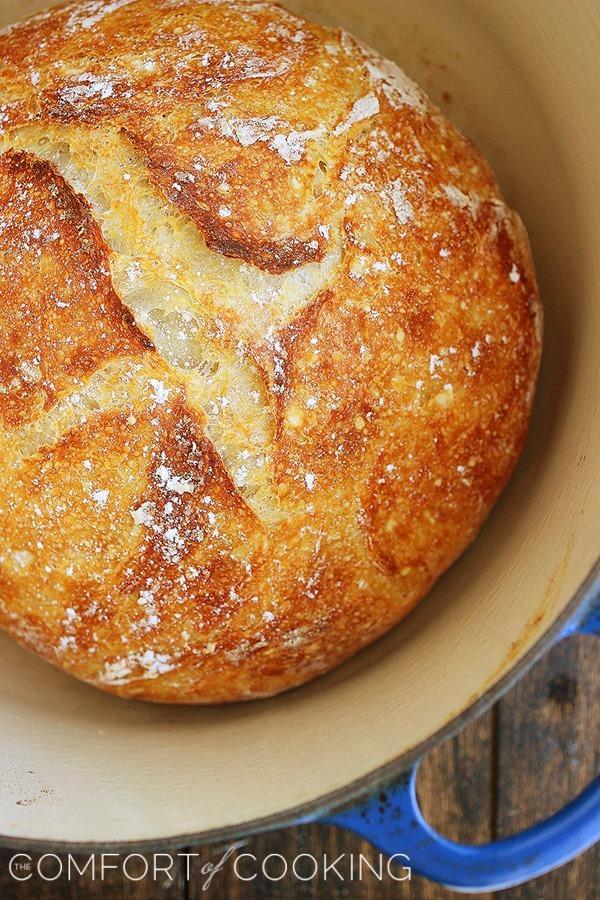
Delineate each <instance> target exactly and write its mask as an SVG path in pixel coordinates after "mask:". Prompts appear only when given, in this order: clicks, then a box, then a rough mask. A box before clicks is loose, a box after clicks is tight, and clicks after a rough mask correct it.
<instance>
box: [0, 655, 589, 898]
mask: <svg viewBox="0 0 600 900" xmlns="http://www.w3.org/2000/svg"><path fill="white" fill-rule="evenodd" d="M599 762H600V667H599V666H598V652H597V644H596V642H595V640H594V639H593V638H585V637H581V638H573V639H571V640H570V641H568V642H565V643H564V644H562V645H560V646H558V647H556V648H555V649H554V650H553V651H552V652H551V653H550V654H548V656H547V657H546V658H545V659H544V660H542V661H541V662H540V663H538V664H537V666H536V667H535V668H534V669H533V670H532V672H531V673H530V674H529V676H528V677H527V678H525V679H523V681H522V682H521V683H520V684H519V685H517V687H516V688H515V689H514V690H513V691H511V692H510V693H509V694H508V695H507V697H506V698H505V699H504V700H502V701H501V702H500V703H499V704H497V706H496V707H495V708H494V709H493V710H492V711H490V712H489V713H487V714H486V715H485V716H483V717H482V718H481V719H479V720H478V721H476V722H472V723H471V724H470V725H469V726H468V727H467V728H466V729H465V730H464V731H463V732H462V733H461V734H460V735H458V736H457V737H456V738H454V739H453V740H450V741H448V742H446V743H445V744H444V745H442V746H441V747H438V748H437V749H436V750H435V751H433V752H432V753H431V754H430V755H429V757H428V758H427V760H426V761H425V762H424V763H423V765H422V768H421V772H420V775H419V783H418V788H419V797H420V800H421V805H422V808H423V811H424V813H425V815H426V816H427V818H428V820H429V821H430V822H431V823H432V825H434V827H436V828H437V829H438V830H439V831H441V832H442V833H444V834H446V835H447V836H448V837H450V838H453V839H455V840H462V841H470V842H473V843H478V842H483V841H487V840H490V839H491V838H492V837H493V836H495V835H497V836H502V835H506V834H510V833H513V832H515V831H518V830H520V829H521V828H526V827H527V826H528V825H530V824H532V823H533V821H535V819H536V818H541V817H542V816H544V815H548V814H550V813H552V812H553V811H555V810H556V809H558V808H559V807H560V806H561V805H562V804H563V803H565V802H566V801H567V800H569V799H570V798H571V797H573V796H574V795H575V794H576V793H577V792H578V791H579V790H581V789H582V788H583V787H585V785H586V784H587V783H588V781H589V780H590V779H591V778H592V777H593V776H594V774H595V773H596V772H597V770H598V763H599ZM226 850H227V847H226V846H223V845H220V844H216V845H209V846H205V847H194V848H190V850H189V852H190V853H195V854H198V855H197V856H195V857H193V858H192V860H191V863H190V875H191V877H190V880H189V882H186V879H185V878H184V877H183V868H184V867H183V866H181V867H180V869H179V872H178V876H177V878H176V879H175V880H174V881H173V882H168V881H167V880H166V879H165V878H163V879H162V880H160V879H159V880H158V882H156V883H154V882H153V881H152V880H146V881H143V882H138V883H134V882H128V881H127V880H126V879H124V878H122V876H120V875H119V873H114V872H113V873H109V875H108V877H107V879H106V881H105V882H104V883H102V882H99V881H97V882H95V883H92V882H91V881H89V880H80V881H74V882H71V883H69V882H67V881H66V879H65V878H63V879H61V880H59V881H57V882H55V883H52V884H51V883H43V882H41V881H40V880H38V879H35V880H34V879H32V880H31V881H30V882H27V883H23V884H18V883H17V882H15V881H14V880H13V879H11V877H10V875H9V874H8V861H9V859H10V857H11V856H12V854H11V853H10V852H9V851H0V898H2V900H29V898H35V900H83V898H85V900H195V898H200V897H204V896H206V897H210V896H216V897H219V898H220V900H221V898H224V900H338V898H339V900H341V898H344V900H392V898H403V897H407V898H408V897H409V898H411V900H451V898H452V897H455V896H456V895H455V894H452V893H451V892H450V891H447V890H445V889H444V888H440V887H438V886H436V885H432V884H430V883H429V882H427V881H425V880H424V879H422V878H419V877H418V876H413V878H412V880H411V881H410V882H400V881H394V880H393V879H391V878H386V879H385V880H384V881H382V882H381V881H379V880H378V879H377V878H376V876H375V875H373V873H371V872H369V870H368V869H367V868H365V870H364V874H363V880H362V881H357V880H354V881H351V880H350V867H349V856H350V855H351V854H353V855H354V857H355V866H356V865H357V860H358V855H359V854H361V853H362V854H363V855H364V857H365V858H366V859H367V860H369V861H370V862H371V864H372V865H373V866H374V867H375V868H377V865H378V852H377V851H376V850H374V848H373V847H371V846H370V845H368V844H366V843H364V842H361V841H360V840H359V839H357V838H355V837H353V836H352V835H347V834H343V833H342V832H340V831H338V830H337V829H335V828H325V827H322V826H317V825H312V826H304V827H301V828H295V829H286V830H280V831H275V832H272V833H270V834H266V835H260V836H256V837H252V838H249V839H248V840H247V841H246V842H245V846H244V848H243V851H240V852H248V853H251V854H253V855H254V856H256V858H257V859H258V860H262V859H264V858H265V857H267V856H268V855H269V854H281V855H282V856H284V857H285V858H286V859H288V860H292V859H293V858H295V857H296V856H298V855H299V854H302V853H309V854H312V855H313V856H315V857H317V858H318V859H319V860H322V859H323V856H324V854H326V855H327V860H328V861H329V862H331V861H332V860H335V859H336V858H338V857H339V856H340V854H345V857H343V859H342V860H341V861H340V862H339V863H338V866H337V868H338V871H340V873H341V874H342V876H343V877H344V881H341V880H340V879H339V878H337V877H336V876H335V874H334V873H333V872H331V876H330V877H329V878H327V879H326V880H325V879H324V878H323V877H322V873H321V874H320V877H317V878H315V879H313V880H311V881H306V882H302V881H299V880H297V879H294V878H293V877H286V878H284V879H282V881H280V882H274V881H269V880H267V879H266V878H264V877H257V878H256V879H255V880H253V881H251V882H242V881H240V880H238V879H237V878H236V877H235V875H234V873H233V870H232V868H231V865H230V864H226V865H225V866H224V868H223V869H221V870H218V871H216V872H212V869H211V867H215V866H217V865H218V862H219V860H220V859H221V858H222V856H223V854H224V853H225V851H226ZM34 859H35V857H34ZM276 862H277V861H276V860H273V866H274V869H273V872H275V864H276ZM304 862H307V861H304ZM321 868H322V866H321ZM241 871H242V874H244V872H246V873H247V874H250V873H251V870H250V869H246V870H244V869H242V870H241ZM298 871H299V873H300V875H304V874H305V873H307V871H308V870H307V869H306V868H302V865H300V866H299V870H298ZM394 871H395V874H396V876H397V877H400V876H401V874H402V872H401V870H400V869H396V870H394ZM211 875H212V880H211ZM207 881H209V885H208V889H207V890H204V889H203V888H204V887H205V886H206V885H207ZM599 883H600V847H596V848H594V849H593V850H591V851H589V852H588V853H587V854H585V856H583V857H582V858H581V859H579V860H576V861H575V862H573V863H571V864H570V865H568V866H565V867H564V868H563V869H560V870H559V871H557V872H553V873H551V874H549V875H546V876H545V877H544V878H541V879H538V880H537V881H535V882H532V883H530V884H528V885H523V886H521V887H518V888H513V889H511V890H508V891H503V892H501V893H500V894H498V895H496V896H498V898H499V900H591V898H593V897H596V896H598V884H599ZM479 896H480V898H481V900H490V898H491V897H492V895H488V894H486V895H483V894H481V895H479Z"/></svg>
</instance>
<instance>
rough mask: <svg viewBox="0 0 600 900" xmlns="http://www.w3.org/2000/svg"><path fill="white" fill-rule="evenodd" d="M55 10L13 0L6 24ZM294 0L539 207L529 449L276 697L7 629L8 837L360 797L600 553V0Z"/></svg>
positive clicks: (0, 816) (4, 820) (151, 831)
mask: <svg viewBox="0 0 600 900" xmlns="http://www.w3.org/2000/svg"><path fill="white" fill-rule="evenodd" d="M46 5H47V3H44V2H32V0H0V22H1V23H6V22H9V21H12V20H14V19H18V18H22V17H23V16H24V15H26V14H28V13H29V12H31V11H35V10H37V9H40V8H43V7H44V6H46ZM286 5H288V6H289V7H290V8H292V9H294V10H298V11H301V12H304V13H306V14H307V15H308V16H309V17H312V18H314V19H317V20H323V21H327V22H328V23H330V24H336V23H339V24H342V25H343V26H344V27H345V28H347V29H348V30H350V31H352V32H354V33H355V34H357V35H358V36H359V37H361V38H362V39H363V40H365V41H366V42H367V43H369V44H371V45H373V46H374V47H375V48H376V49H378V50H379V51H381V52H382V53H384V54H385V55H388V56H390V57H392V58H394V59H396V60H397V61H398V62H399V63H400V65H401V66H402V67H403V68H405V69H406V70H407V71H408V73H409V74H411V75H412V76H413V77H415V78H416V79H417V80H418V81H419V82H420V83H421V84H422V85H423V86H424V87H425V88H426V89H427V90H428V92H429V93H430V95H431V96H432V97H433V99H434V100H436V101H438V102H440V103H441V105H443V106H444V108H445V109H447V110H448V112H449V114H450V116H451V117H452V118H453V119H454V120H455V121H456V122H457V124H458V125H459V126H461V127H462V128H463V129H464V130H465V131H466V133H467V134H468V135H469V136H470V137H471V138H472V139H473V140H474V141H475V142H476V143H477V144H478V145H479V146H480V147H481V148H482V150H483V151H484V152H485V153H486V155H487V156H488V158H489V159H490V160H491V162H492V164H493V166H494V168H495V170H496V172H497V174H498V177H499V180H500V183H501V185H502V187H503V189H504V192H505V194H506V196H507V199H508V200H509V202H510V203H511V204H512V205H513V206H515V207H516V208H517V209H518V210H519V211H520V212H521V214H522V215H523V218H524V219H525V222H526V224H527V227H528V229H529V233H530V236H531V239H532V244H533V249H534V255H535V259H536V264H537V268H538V273H539V277H540V284H541V289H542V297H543V302H544V306H545V313H546V337H545V346H544V360H543V366H542V375H541V382H540V389H539V392H538V399H537V405H536V415H535V420H534V424H533V429H532V435H531V439H530V441H529V444H528V448H527V450H526V453H525V456H524V458H523V460H522V462H521V464H520V466H519V469H518V472H517V474H516V475H515V477H514V479H513V480H512V482H511V484H510V486H509V489H508V491H507V492H506V494H505V495H504V497H503V498H502V500H501V502H500V503H499V505H498V506H497V508H496V510H495V511H494V513H493V515H492V517H491V519H490V521H489V523H488V524H487V526H486V527H485V529H484V531H483V533H482V535H481V537H480V539H479V540H478V541H477V543H476V544H475V545H474V546H473V548H472V549H471V550H470V551H469V552H468V553H467V554H466V556H465V557H463V559H462V560H461V561H460V562H459V563H458V564H457V565H455V566H454V568H453V569H452V570H451V571H450V572H449V573H448V574H447V575H446V576H445V577H444V578H443V579H442V580H441V581H440V583H439V584H438V585H437V587H436V588H435V589H434V591H433V592H432V593H431V594H430V595H429V596H428V598H427V599H426V600H425V601H424V602H423V603H422V604H421V606H420V607H419V608H418V609H417V611H416V612H415V613H414V614H412V615H411V616H410V617H409V619H407V620H406V621H405V622H404V623H403V624H401V625H400V626H399V627H398V628H396V629H395V631H394V632H393V633H391V634H389V635H388V636H387V637H386V638H384V639H383V640H381V641H379V642H378V643H377V644H376V645H374V646H373V647H371V648H370V649H368V650H367V651H365V652H363V653H362V654H360V655H359V656H357V657H356V658H355V659H354V660H352V661H351V662H349V663H347V664H346V665H344V666H343V667H341V668H339V669H338V670H336V671H334V672H333V673H331V674H330V675H329V676H327V677H325V678H323V679H321V680H319V681H317V682H315V683H313V684H311V685H309V686H307V687H304V688H302V689H300V690H297V691H295V692H293V693H291V694H287V695H284V696H282V697H279V698H277V699H274V700H270V701H264V702H260V703H253V704H250V705H245V706H239V705H238V706H232V707H228V708H215V709H175V708H161V707H152V706H146V705H142V704H133V703H127V702H124V701H120V700H117V699H116V698H113V697H110V696H107V695H104V694H101V693H100V692H98V691H95V690H94V689H92V688H90V687H86V686H85V685H83V684H80V683H77V682H75V681H73V680H71V679H69V678H68V677H67V676H65V675H63V674H61V673H60V672H58V671H54V670H53V669H51V668H50V667H48V666H47V665H46V664H45V663H43V662H41V661H39V660H38V659H36V658H34V657H33V656H31V655H29V654H28V653H26V652H25V651H23V650H21V649H20V648H18V647H17V646H16V645H15V644H14V643H13V642H12V641H11V640H10V639H9V638H8V637H5V636H0V753H1V758H2V765H1V768H0V835H2V836H4V838H5V839H15V840H17V839H23V840H49V841H52V842H60V841H68V842H75V841H77V842H85V843H95V842H110V843H115V842H120V841H135V842H139V841H143V840H159V839H165V838H169V837H173V836H175V835H182V834H186V833H200V832H206V831H209V830H213V829H222V828H227V827H230V826H234V825H239V824H242V823H244V822H249V821H255V820H258V819H262V818H263V817H268V816H273V815H277V814H280V813H283V812H284V811H286V810H288V809H290V808H292V807H296V806H299V805H302V804H308V803H310V802H312V801H314V800H316V799H317V798H318V797H320V796H322V795H325V794H329V793H331V792H333V791H336V790H339V789H341V788H343V787H344V786H345V785H346V784H349V783H350V782H352V781H354V780H356V779H360V778H362V777H364V776H366V775H367V774H368V773H369V772H371V771H373V770H374V769H377V768H378V767H381V766H383V765H385V764H386V763H389V762H391V761H392V760H393V759H394V758H396V757H399V756H401V755H402V754H404V753H406V752H408V751H409V750H411V749H412V748H414V747H415V746H417V745H418V744H419V743H421V742H422V741H423V740H425V739H427V738H428V737H430V736H431V735H432V734H433V733H435V732H436V731H437V730H439V729H440V728H441V727H442V726H444V725H446V724H447V723H448V722H449V721H450V720H451V719H452V718H453V717H455V716H456V715H457V714H459V713H460V712H462V711H463V710H465V709H466V708H467V707H468V706H469V705H470V704H472V703H473V701H474V700H476V699H477V698H478V697H480V696H481V695H482V694H483V693H484V692H485V691H486V690H488V689H489V688H490V687H492V686H493V685H494V684H495V683H496V682H497V681H498V680H499V679H500V678H501V677H502V676H503V675H505V674H506V673H507V672H508V670H509V669H510V668H511V667H512V666H514V665H515V664H516V663H517V662H518V660H519V659H520V658H521V657H522V656H523V655H524V654H525V653H526V652H527V651H528V650H529V649H530V648H531V647H532V645H533V644H534V643H535V642H536V641H537V640H538V639H539V638H540V637H541V636H542V635H543V634H544V632H545V631H547V629H548V628H549V627H550V626H551V624H552V623H553V622H554V620H555V619H556V618H557V616H559V615H560V613H561V612H562V611H563V610H564V608H565V607H566V605H567V604H568V603H569V601H570V599H571V598H572V596H573V595H574V593H575V592H576V591H577V589H578V588H579V587H580V585H581V583H582V582H583V581H584V579H585V578H586V576H587V575H588V573H589V572H590V570H591V568H592V566H593V565H594V563H595V561H596V559H597V557H598V556H599V555H600V459H599V458H598V454H597V448H598V446H599V445H600V416H599V414H598V412H599V411H598V405H599V403H600V353H599V352H598V351H599V343H598V342H599V341H600V302H598V298H599V297H600V216H599V215H598V204H599V202H600V174H599V172H598V164H597V160H598V159H599V158H600V122H599V121H598V117H597V109H598V104H599V101H600V80H599V79H598V72H597V66H598V62H597V61H598V58H599V56H600V7H599V6H598V4H597V2H596V0H578V2H577V3H573V2H572V0H528V2H527V3H523V2H522V0H373V2H371V3H369V4H362V3H356V0H327V2H325V0H287V4H286ZM444 92H448V93H449V94H450V95H451V97H452V101H451V103H450V104H449V105H448V104H447V103H445V102H444V101H443V94H444Z"/></svg>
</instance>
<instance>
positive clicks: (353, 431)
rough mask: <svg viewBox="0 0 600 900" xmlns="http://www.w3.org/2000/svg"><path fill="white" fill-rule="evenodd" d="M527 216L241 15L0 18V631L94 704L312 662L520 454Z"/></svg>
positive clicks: (467, 512)
mask: <svg viewBox="0 0 600 900" xmlns="http://www.w3.org/2000/svg"><path fill="white" fill-rule="evenodd" d="M540 337H541V310H540V306H539V300H538V292H537V287H536V280H535V273H534V269H533V265H532V261H531V255H530V251H529V245H528V240H527V236H526V233H525V230H524V228H523V226H522V224H521V221H520V219H519V217H518V216H517V215H516V214H515V213H514V212H512V211H511V210H510V209H509V208H508V207H507V206H506V205H505V203H504V202H503V200H502V197H501V194H500V192H499V189H498V186H497V184H496V182H495V179H494V177H493V174H492V172H491V171H490V168H489V167H488V165H487V164H486V162H485V161H484V159H483V158H482V156H481V155H480V153H479V152H478V151H477V150H476V148H475V147H474V146H473V145H472V144H471V143H470V142H469V141H468V140H466V139H465V138H464V137H463V136H462V135H461V134H460V133H459V132H458V131H457V130H456V129H455V128H454V127H453V126H452V125H451V124H450V123H449V122H448V121H447V120H446V118H445V117H444V116H443V115H442V114H441V113H440V111H439V110H438V109H437V108H436V107H435V106H434V105H433V104H432V103H431V102H430V101H429V100H428V98H427V97H426V96H425V95H424V94H423V93H422V91H421V90H420V89H419V88H418V87H417V86H416V85H415V84H414V83H413V82H412V81H410V80H409V78H407V77H406V76H405V75H404V74H403V72H402V71H401V70H400V69H399V68H398V67H397V66H396V65H395V64H394V63H391V62H389V61H387V60H384V59H382V58H380V57H379V56H378V55H377V54H376V53H375V52H373V51H371V50H370V49H369V48H367V47H366V46H364V45H363V44H361V43H360V42H359V41H357V40H356V39H354V38H352V37H351V36H349V35H348V34H346V33H344V32H343V31H339V30H338V31H335V30H331V29H326V28H323V27H321V26H316V25H313V24H310V23H308V22H305V21H303V20H301V19H299V18H297V17H296V16H294V15H292V14H290V13H289V12H287V11H286V10H284V9H283V8H281V7H279V6H276V5H273V4H271V3H270V2H262V0H261V2H253V0H247V2H244V0H205V2H198V0H87V2H75V3H68V4H67V5H64V6H61V7H59V8H57V9H53V10H51V11H49V12H46V13H42V14H40V15H38V16H36V17H34V18H33V19H31V20H29V21H27V22H25V23H23V24H20V25H16V26H12V27H10V28H8V29H5V30H4V31H3V32H2V33H0V454H1V459H2V467H1V472H0V625H2V627H3V628H5V629H6V630H8V632H10V633H11V634H12V635H14V637H15V638H16V639H17V640H19V641H20V642H21V643H22V644H24V645H25V646H27V647H29V648H30V649H31V650H33V651H35V652H36V653H38V654H40V655H41V656H42V657H44V658H45V659H47V660H49V661H50V662H52V663H54V664H56V665H57V666H59V667H61V668H62V669H64V670H65V671H66V672H69V673H71V674H72V675H74V676H77V677H78V678H81V679H83V680H84V681H86V682H89V683H90V684H93V685H96V686H98V687H100V688H104V689H105V690H108V691H112V692H114V693H116V694H119V695H121V696H124V697H132V698H139V699H144V700H151V701H159V702H169V703H218V702H224V701H234V700H244V699H250V698H257V697H264V696H268V695H272V694H275V693H277V692H279V691H282V690H285V689H287V688H291V687H293V686H295V685H300V684H302V683H303V682H306V681H308V680H309V679H312V678H314V677H315V676H317V675H319V674H321V673H323V672H326V671H327V670H329V669H331V668H332V667H333V666H335V665H337V664H338V663H340V662H341V661H342V660H344V659H346V658H348V657H349V656H350V655H351V654H353V653H355V652H356V651H357V650H359V649H360V648H361V647H364V646H365V645H366V644H368V643H369V642H371V641H373V640H374V639H375V638H377V637H378V636H379V635H381V634H383V633H384V632H385V631H386V630H387V629H389V628H390V627H391V626H393V625H394V624H395V623H397V622H398V621H399V620H400V619H402V618H403V617H404V616H405V615H406V614H407V613H408V612H409V611H410V610H411V609H412V608H413V607H414V606H415V604H416V603H417V602H418V601H419V600H420V598H422V597H423V596H424V594H425V593H426V592H427V590H428V589H429V588H430V586H431V585H432V584H433V582H434V581H435V580H436V579H437V578H438V576H439V575H440V574H441V573H442V572H443V571H444V570H445V569H446V568H447V567H448V566H449V565H450V564H451V563H452V562H453V561H454V560H455V559H456V558H457V557H458V556H459V554H460V553H461V552H462V551H463V550H464V549H465V547H466V546H467V545H468V544H469V543H470V542H471V541H472V540H473V538H474V537H475V535H476V534H477V532H478V529H479V528H480V526H481V525H482V523H483V521H484V520H485V518H486V516H487V515H488V513H489V511H490V508H491V507H492V505H493V503H494V501H495V500H496V498H497V497H498V494H499V493H500V491H501V490H502V488H503V487H504V485H505V484H506V481H507V479H508V478H509V476H510V474H511V471H512V469H513V467H514V465H515V462H516V460H517V458H518V456H519V453H520V450H521V448H522V445H523V441H524V438H525V434H526V430H527V426H528V421H529V416H530V409H531V403H532V396H533V390H534V384H535V378H536V374H537V370H538V364H539V356H540Z"/></svg>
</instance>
